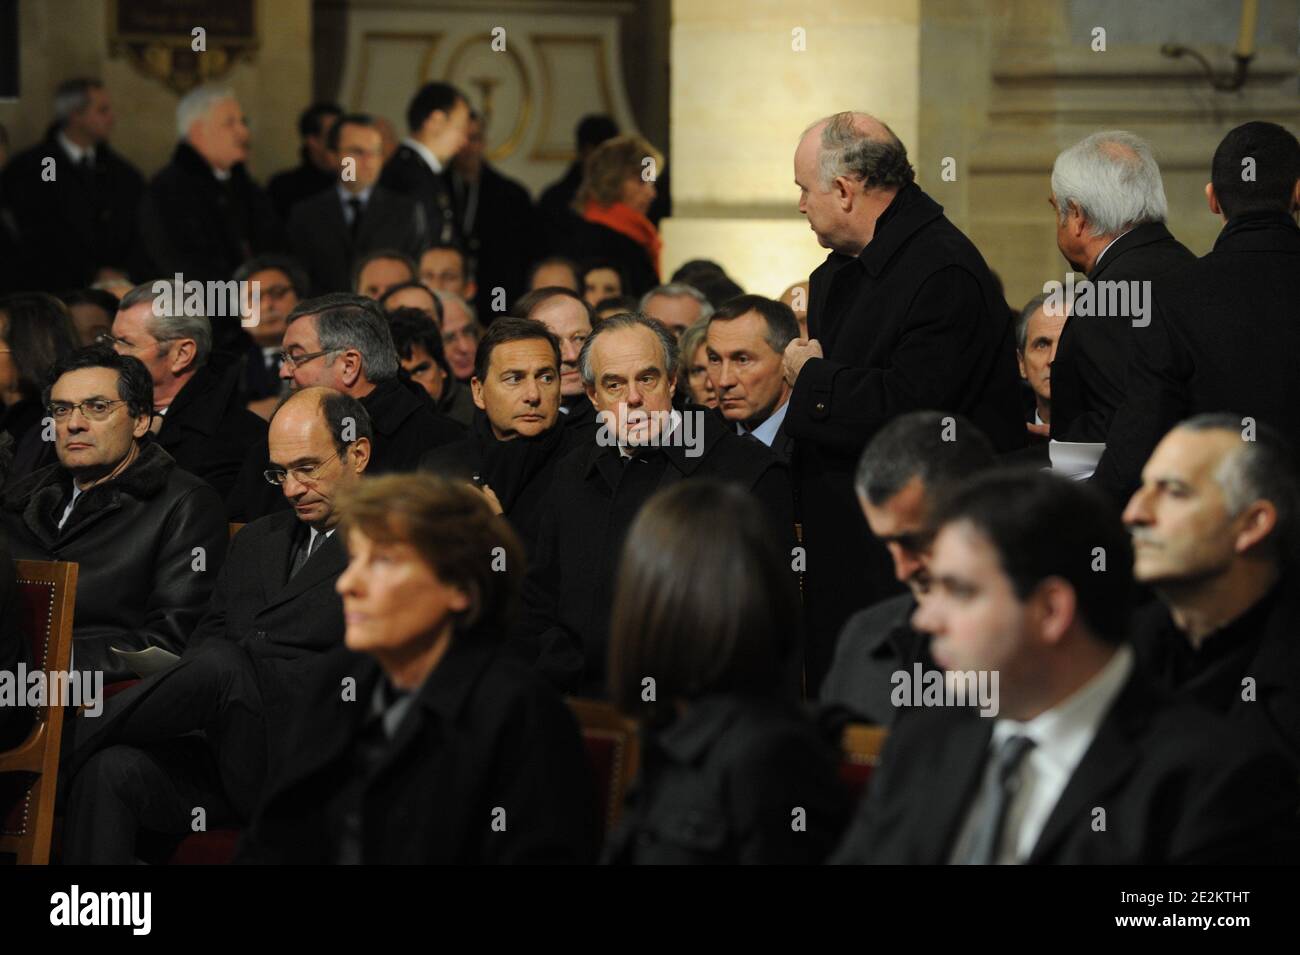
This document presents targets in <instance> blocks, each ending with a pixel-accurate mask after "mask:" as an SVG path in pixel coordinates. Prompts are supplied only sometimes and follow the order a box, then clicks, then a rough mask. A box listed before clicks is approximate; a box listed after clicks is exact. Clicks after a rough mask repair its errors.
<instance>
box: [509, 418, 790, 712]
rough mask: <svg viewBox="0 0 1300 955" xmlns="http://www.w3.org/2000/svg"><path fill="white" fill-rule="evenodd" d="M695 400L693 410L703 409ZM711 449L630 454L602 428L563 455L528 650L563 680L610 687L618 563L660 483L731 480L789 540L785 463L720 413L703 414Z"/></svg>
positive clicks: (532, 592) (599, 690)
mask: <svg viewBox="0 0 1300 955" xmlns="http://www.w3.org/2000/svg"><path fill="white" fill-rule="evenodd" d="M703 411H704V409H703V408H699V407H692V408H691V409H690V410H689V411H688V412H687V413H691V412H703ZM701 420H703V421H704V422H705V425H704V432H703V433H704V445H703V453H702V454H700V455H699V456H698V457H688V456H687V455H686V453H685V449H684V448H681V447H668V448H664V449H662V450H661V451H652V452H650V453H648V454H645V456H644V457H642V455H641V453H639V454H638V459H634V460H632V461H631V462H629V463H628V464H626V465H624V464H622V463H620V458H619V453H618V449H617V448H614V447H602V446H601V445H599V444H598V443H597V441H596V439H595V433H594V429H593V432H592V433H591V434H590V436H589V438H588V439H587V441H586V442H585V443H584V444H581V445H579V446H577V447H575V448H574V449H573V450H572V451H570V452H569V453H568V454H566V455H565V456H564V457H563V458H561V459H560V462H559V464H557V465H556V467H555V473H554V475H553V476H552V477H551V487H550V491H549V492H548V493H547V495H546V498H545V499H544V501H543V503H542V507H541V512H542V521H541V529H540V531H539V532H538V542H537V547H536V550H535V553H534V555H533V557H532V561H531V565H530V572H529V575H528V579H527V582H526V584H525V588H524V594H525V606H526V610H527V614H526V620H525V622H524V624H523V627H522V636H523V639H522V640H521V645H522V647H523V650H524V653H525V655H526V656H528V657H529V658H530V659H533V660H535V661H536V663H537V666H538V667H539V668H540V669H541V670H542V672H544V673H545V674H546V675H547V676H548V677H550V678H551V680H552V681H554V682H555V684H556V685H557V686H559V687H561V688H562V689H564V690H566V691H569V692H575V693H580V694H582V695H584V696H595V697H603V696H605V695H606V688H605V652H606V647H607V643H608V639H609V635H608V633H609V620H610V609H611V606H612V603H613V587H614V580H615V569H616V567H617V565H618V559H619V554H620V552H621V550H622V547H623V541H624V539H625V538H626V537H627V533H628V530H629V529H630V527H631V524H632V521H633V520H635V518H636V516H637V514H638V513H639V512H640V510H641V508H642V507H643V506H644V505H645V503H646V501H648V500H649V499H650V497H652V496H653V495H654V494H655V492H657V491H660V490H663V489H664V488H668V487H671V486H673V485H674V484H676V483H677V482H678V481H683V480H689V479H691V478H696V477H700V478H703V477H709V478H714V479H717V480H722V481H728V482H733V483H736V484H739V485H740V486H741V487H744V488H746V489H747V490H749V491H750V492H751V493H752V494H753V495H754V496H755V498H756V499H757V500H758V501H759V503H760V504H761V505H763V508H764V510H765V511H766V513H767V514H768V516H769V518H770V520H771V526H772V528H773V533H774V534H775V535H776V539H777V540H778V541H779V542H780V543H781V545H783V547H784V549H785V550H787V551H788V550H789V548H790V547H791V546H792V545H793V537H794V512H793V507H792V502H791V498H790V481H789V476H788V472H787V470H786V468H785V466H784V465H782V464H781V462H780V461H779V460H777V458H776V455H774V454H773V453H772V452H771V451H770V450H769V449H768V448H765V447H763V445H762V444H761V443H759V442H757V441H746V440H744V439H743V438H740V437H738V436H737V435H736V433H735V431H734V430H732V426H731V425H730V424H728V423H726V422H724V421H723V420H722V419H721V417H719V416H718V415H715V414H702V415H701Z"/></svg>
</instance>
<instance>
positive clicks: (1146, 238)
mask: <svg viewBox="0 0 1300 955" xmlns="http://www.w3.org/2000/svg"><path fill="white" fill-rule="evenodd" d="M1166 240H1168V241H1170V242H1175V241H1177V240H1176V239H1174V237H1173V234H1172V233H1170V231H1169V229H1168V228H1166V227H1165V224H1164V223H1163V222H1147V223H1144V224H1142V225H1139V226H1134V227H1133V228H1132V229H1129V230H1128V231H1127V232H1125V233H1124V234H1123V235H1122V236H1120V237H1119V238H1118V239H1116V240H1115V241H1114V243H1112V244H1111V246H1110V247H1109V248H1108V249H1106V254H1105V255H1104V256H1102V259H1101V261H1100V262H1098V263H1097V264H1096V265H1095V266H1094V267H1093V270H1092V271H1091V272H1090V273H1088V278H1089V279H1092V280H1096V279H1099V278H1101V274H1102V273H1103V272H1105V271H1106V269H1108V268H1110V267H1111V266H1112V265H1114V264H1115V262H1116V260H1118V259H1119V257H1120V256H1121V255H1123V254H1124V253H1125V252H1127V251H1129V250H1130V249H1137V248H1141V247H1142V246H1144V245H1152V244H1153V243H1156V242H1164V241H1166Z"/></svg>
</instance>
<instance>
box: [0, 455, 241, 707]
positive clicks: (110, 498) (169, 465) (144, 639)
mask: <svg viewBox="0 0 1300 955" xmlns="http://www.w3.org/2000/svg"><path fill="white" fill-rule="evenodd" d="M71 494H72V477H71V475H70V474H69V473H68V472H67V471H65V470H64V469H63V467H62V466H61V465H58V464H53V465H50V466H48V467H45V468H42V469H41V470H39V471H37V472H35V473H34V474H31V475H30V476H28V477H27V478H25V479H23V480H21V481H18V482H16V483H14V484H11V485H10V486H9V487H8V488H6V489H5V492H4V494H3V496H0V521H3V523H4V528H5V531H6V533H7V534H8V535H9V546H10V549H11V551H12V553H13V556H14V557H15V558H18V559H24V558H25V559H29V560H64V561H73V562H75V563H77V564H79V565H80V569H79V571H78V575H77V603H76V610H75V613H74V617H73V632H72V638H73V641H72V653H73V666H74V667H76V668H77V669H78V670H84V671H89V670H103V671H104V681H105V682H106V683H111V682H113V681H115V680H125V679H132V678H134V676H135V674H134V672H132V671H131V670H130V669H128V668H127V667H126V665H125V664H124V663H122V662H121V661H120V660H119V659H118V658H117V656H116V655H115V654H113V653H111V652H110V649H109V648H110V647H118V648H119V649H122V650H143V649H144V648H145V647H150V646H159V647H162V648H163V649H165V650H170V651H172V652H173V653H181V652H183V651H184V649H185V646H186V644H187V643H188V641H189V639H190V635H191V634H192V633H193V631H194V627H195V625H196V624H197V623H198V621H199V619H200V617H202V615H203V613H204V612H205V611H206V610H207V607H208V600H209V598H210V597H211V595H212V588H213V587H214V586H215V584H216V580H217V575H218V574H219V573H220V572H221V567H222V563H223V562H224V560H225V556H226V544H227V539H228V537H229V532H228V530H227V527H226V520H225V516H224V515H223V514H222V508H221V498H220V497H219V496H218V495H217V492H216V491H214V490H213V489H212V488H211V486H209V485H208V484H206V483H205V482H203V481H201V480H199V479H198V478H196V477H194V476H193V475H192V474H190V473H188V472H186V471H183V470H181V469H180V468H178V467H177V466H176V463H175V462H174V461H173V460H172V459H171V456H170V455H169V454H168V453H167V452H166V451H164V450H163V449H162V448H160V447H158V445H157V444H155V443H153V442H143V443H142V444H141V445H140V454H139V457H138V458H137V459H136V460H135V462H134V463H132V464H131V466H130V467H128V468H127V469H126V470H125V471H123V472H122V473H121V474H120V475H118V476H117V477H116V478H114V479H113V480H112V481H109V482H108V483H106V484H101V485H99V486H97V487H93V488H91V489H90V490H89V491H86V492H84V493H83V494H82V495H81V497H80V498H79V499H78V500H77V503H76V506H75V507H74V508H73V509H72V513H71V514H70V515H69V516H68V520H67V523H65V524H64V525H63V530H59V528H58V522H59V518H60V517H61V516H62V515H63V510H64V508H65V507H66V506H67V503H68V500H69V499H70V498H71ZM199 548H201V549H202V550H201V551H200V550H199Z"/></svg>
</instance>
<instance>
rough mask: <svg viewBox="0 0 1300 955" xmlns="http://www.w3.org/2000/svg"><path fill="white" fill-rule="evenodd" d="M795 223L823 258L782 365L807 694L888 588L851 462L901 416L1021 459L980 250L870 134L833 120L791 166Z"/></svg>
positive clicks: (865, 127)
mask: <svg viewBox="0 0 1300 955" xmlns="http://www.w3.org/2000/svg"><path fill="white" fill-rule="evenodd" d="M794 176H795V183H796V185H797V186H798V187H799V190H800V194H799V210H800V211H801V212H802V213H803V214H804V215H805V216H806V217H807V218H808V225H809V227H810V228H811V229H812V231H813V234H814V235H816V236H817V240H818V242H819V243H820V244H821V245H822V246H823V247H825V248H827V249H829V250H830V254H829V256H828V257H827V259H826V262H825V263H824V264H823V265H821V266H819V267H818V268H817V270H816V271H815V272H813V274H812V276H811V277H810V279H809V292H810V294H809V303H808V331H809V334H810V335H811V336H812V338H811V340H805V339H797V340H795V341H793V342H791V343H790V345H789V346H788V347H787V348H786V352H785V376H786V380H787V381H788V382H789V383H790V385H791V386H792V388H793V392H792V394H791V396H790V405H789V410H788V411H787V412H786V418H785V428H786V431H787V432H788V433H789V434H790V435H791V436H792V437H793V438H794V439H795V444H796V454H795V462H796V463H795V472H794V480H795V486H796V493H797V495H798V499H799V502H800V506H801V508H802V522H803V532H804V542H805V545H806V547H807V556H808V567H807V578H806V590H805V595H806V599H807V607H808V611H809V623H810V629H811V632H810V634H809V640H810V646H809V654H810V657H809V662H810V668H811V671H812V672H810V673H809V674H808V685H809V686H817V685H819V683H820V680H821V675H822V673H823V672H824V670H825V667H826V665H827V664H828V663H829V662H830V659H831V655H832V653H833V651H834V641H835V635H836V634H838V633H839V631H840V629H841V627H842V626H843V624H844V621H845V620H846V619H847V617H848V615H849V614H850V613H852V612H853V611H854V610H856V609H858V608H860V607H862V606H866V605H868V604H870V603H873V602H874V601H876V600H879V599H880V598H882V597H884V596H886V595H888V594H889V593H891V592H893V591H894V590H896V589H897V583H896V581H895V580H894V577H893V573H892V570H891V568H890V561H889V558H888V554H887V553H886V552H885V549H884V548H883V547H882V546H881V545H880V544H879V543H878V542H876V541H875V540H874V539H873V538H872V537H871V535H870V530H869V528H868V527H867V525H866V523H865V521H864V520H863V517H862V513H861V511H860V510H859V508H858V506H857V501H856V498H855V496H854V492H853V472H854V468H855V466H856V463H857V460H858V457H859V456H860V455H861V453H862V450H863V448H865V447H866V444H867V442H868V441H870V439H871V437H872V435H874V434H875V433H876V432H877V431H879V430H880V428H881V427H883V426H884V425H885V424H886V423H888V422H889V421H891V420H893V419H894V418H895V417H897V416H898V415H899V414H902V413H904V412H908V411H914V410H921V409H931V410H939V411H948V412H954V413H960V414H962V415H965V416H966V417H967V418H968V419H970V421H971V422H972V423H973V424H974V425H975V426H976V427H977V428H979V429H980V431H982V432H983V433H984V434H985V435H986V436H987V437H988V438H989V440H990V442H992V444H993V446H994V448H995V449H997V450H999V451H1008V450H1013V449H1016V448H1020V447H1023V446H1024V444H1025V440H1026V438H1025V428H1024V424H1023V423H1022V421H1021V417H1020V397H1019V382H1018V378H1017V375H1016V365H1015V354H1014V351H1015V344H1014V342H1013V340H1012V328H1011V317H1010V315H1009V314H1008V313H1007V307H1006V303H1005V302H1004V301H1003V299H1002V296H1001V294H1000V293H999V291H998V287H997V283H996V281H995V280H994V278H993V276H992V274H991V273H990V272H989V269H988V266H987V265H985V263H984V260H983V259H982V258H981V257H980V254H979V252H978V251H977V250H976V248H975V247H974V246H973V245H972V244H971V242H970V240H969V239H967V238H966V236H964V235H963V234H962V233H961V232H960V231H959V230H958V229H957V228H956V227H955V226H954V225H953V224H952V223H951V222H949V221H948V220H947V219H946V218H945V217H944V215H943V208H942V207H941V206H939V205H938V204H937V203H936V202H935V201H934V200H933V199H931V198H930V197H929V196H927V195H926V194H925V193H924V192H922V191H921V189H920V188H919V187H918V186H917V185H916V183H915V182H914V181H913V180H914V173H913V170H912V166H911V164H910V163H909V162H908V159H907V150H906V148H905V147H904V146H903V144H902V143H901V142H899V140H898V137H897V136H895V135H894V133H893V132H892V131H891V130H890V129H889V127H888V126H886V125H885V124H884V123H881V122H880V121H879V120H877V119H874V118H873V117H871V116H867V115H865V114H862V113H837V114H836V115H834V116H830V117H827V118H826V119H822V120H819V121H818V122H816V123H814V124H813V125H812V126H810V127H809V128H808V130H807V131H806V132H805V133H804V135H803V137H802V139H801V140H800V141H799V146H798V149H797V150H796V152H795V157H794Z"/></svg>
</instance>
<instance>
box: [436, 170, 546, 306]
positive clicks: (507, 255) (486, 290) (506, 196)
mask: <svg viewBox="0 0 1300 955" xmlns="http://www.w3.org/2000/svg"><path fill="white" fill-rule="evenodd" d="M451 183H452V188H453V192H454V194H455V196H456V206H457V209H458V210H459V211H460V214H461V215H462V216H464V217H465V219H469V216H470V211H471V209H470V208H467V206H469V205H470V202H471V198H472V212H473V218H472V220H470V221H468V222H466V221H465V220H462V231H463V232H464V234H465V246H466V250H467V251H468V252H469V257H470V261H471V263H472V266H473V272H474V281H475V284H476V285H477V286H478V288H479V292H478V294H477V296H476V298H477V300H478V302H479V304H480V307H479V313H480V314H481V315H483V316H485V317H486V318H489V319H490V318H491V317H492V316H493V312H492V311H491V310H490V308H489V307H490V306H491V303H492V300H493V295H494V290H495V289H498V288H500V289H503V290H504V291H505V293H506V307H507V308H509V307H511V306H513V305H514V303H515V300H516V299H518V298H519V297H520V296H521V295H523V294H524V293H525V292H526V291H528V289H527V288H526V285H527V283H528V269H529V268H530V267H531V266H532V264H533V263H534V262H535V261H537V260H538V259H540V258H541V257H542V254H543V248H544V245H545V238H544V230H543V226H542V221H541V217H540V216H539V215H538V213H537V210H536V209H535V208H534V207H533V199H532V196H530V195H529V194H528V190H527V189H525V188H524V187H523V186H521V185H520V184H519V183H517V182H515V181H514V180H513V179H510V178H508V177H507V176H503V175H502V174H501V173H500V172H499V171H498V170H497V169H495V168H494V167H493V166H492V165H491V164H490V163H487V162H484V163H483V167H482V170H481V171H480V173H479V181H478V182H477V183H468V182H466V181H464V180H463V179H461V178H460V177H459V176H457V175H456V174H455V173H454V172H453V173H452V177H451ZM484 306H489V307H484Z"/></svg>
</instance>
